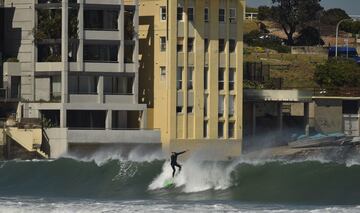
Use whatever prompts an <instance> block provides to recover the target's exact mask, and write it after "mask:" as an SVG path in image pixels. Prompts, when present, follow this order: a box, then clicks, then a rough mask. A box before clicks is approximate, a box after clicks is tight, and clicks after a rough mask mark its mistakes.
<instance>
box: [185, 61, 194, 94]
mask: <svg viewBox="0 0 360 213" xmlns="http://www.w3.org/2000/svg"><path fill="white" fill-rule="evenodd" d="M193 75H194V67H188V76H187V78H188V84H187V88H188V90H192V89H193Z"/></svg>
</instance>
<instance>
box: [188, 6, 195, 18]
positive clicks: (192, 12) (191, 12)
mask: <svg viewBox="0 0 360 213" xmlns="http://www.w3.org/2000/svg"><path fill="white" fill-rule="evenodd" d="M187 15H188V20H189V21H194V8H192V7H189V8H188V14H187Z"/></svg>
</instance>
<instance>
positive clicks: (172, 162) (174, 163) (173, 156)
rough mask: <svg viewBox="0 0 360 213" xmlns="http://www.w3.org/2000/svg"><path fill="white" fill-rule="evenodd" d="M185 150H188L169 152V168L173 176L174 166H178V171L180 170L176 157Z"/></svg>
mask: <svg viewBox="0 0 360 213" xmlns="http://www.w3.org/2000/svg"><path fill="white" fill-rule="evenodd" d="M187 151H189V150H185V151H182V152H171V168H172V169H173V173H172V176H173V177H174V176H175V172H176V169H175V166H176V167H179V172H180V171H181V165H179V164H178V162H177V157H178V156H179V155H181V154H184V153H185V152H187Z"/></svg>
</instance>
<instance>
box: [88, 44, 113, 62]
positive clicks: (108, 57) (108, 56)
mask: <svg viewBox="0 0 360 213" xmlns="http://www.w3.org/2000/svg"><path fill="white" fill-rule="evenodd" d="M118 51H119V46H118V45H85V46H84V61H86V62H117V61H118Z"/></svg>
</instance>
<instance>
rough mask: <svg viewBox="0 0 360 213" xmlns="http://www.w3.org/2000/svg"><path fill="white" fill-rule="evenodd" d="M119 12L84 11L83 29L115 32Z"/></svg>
mask: <svg viewBox="0 0 360 213" xmlns="http://www.w3.org/2000/svg"><path fill="white" fill-rule="evenodd" d="M118 18H119V11H116V10H85V11H84V28H85V29H89V30H117V29H118Z"/></svg>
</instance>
